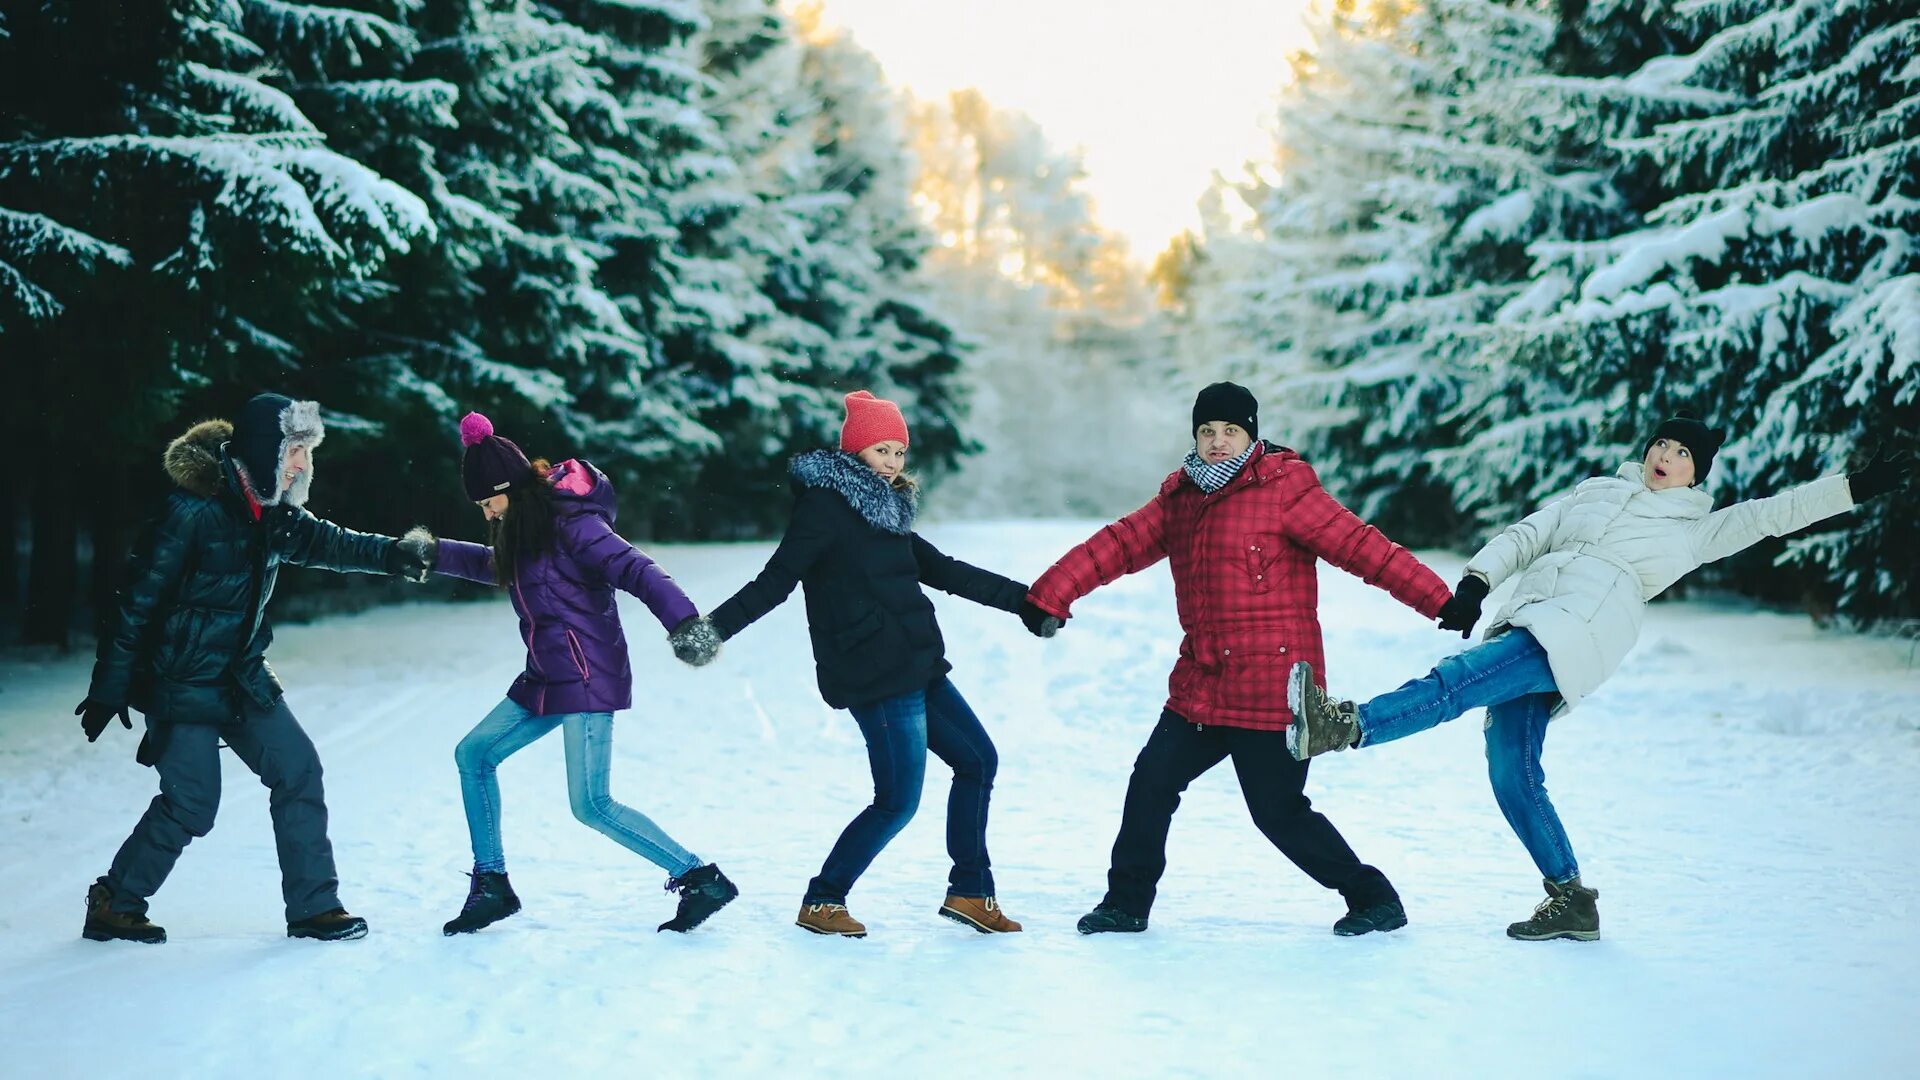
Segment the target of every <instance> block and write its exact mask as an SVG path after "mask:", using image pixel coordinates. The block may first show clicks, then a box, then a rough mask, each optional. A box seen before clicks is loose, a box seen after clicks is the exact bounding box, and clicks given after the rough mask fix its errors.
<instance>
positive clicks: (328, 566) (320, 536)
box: [273, 506, 399, 574]
mask: <svg viewBox="0 0 1920 1080" xmlns="http://www.w3.org/2000/svg"><path fill="white" fill-rule="evenodd" d="M398 542H399V541H398V539H397V538H395V537H392V536H381V535H380V534H378V533H363V532H356V531H354V530H353V529H349V528H346V527H345V526H342V525H335V524H334V523H333V522H331V521H325V520H322V519H321V518H317V517H314V516H313V514H312V513H311V512H309V511H308V510H306V509H305V508H303V507H298V506H294V507H289V508H288V509H287V517H286V519H285V520H283V521H280V522H276V523H275V524H274V529H273V544H274V547H275V548H276V549H278V550H279V552H280V557H281V558H282V559H285V560H286V561H287V562H290V563H292V564H294V565H295V566H310V567H313V568H315V569H317V570H333V571H335V572H338V573H351V574H390V573H393V572H394V567H393V564H392V562H391V555H390V554H389V553H390V552H391V551H392V549H393V547H394V545H395V544H397V543H398Z"/></svg>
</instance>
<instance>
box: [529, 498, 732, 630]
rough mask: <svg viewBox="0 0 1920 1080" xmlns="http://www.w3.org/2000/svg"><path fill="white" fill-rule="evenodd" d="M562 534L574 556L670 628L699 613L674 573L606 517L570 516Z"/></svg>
mask: <svg viewBox="0 0 1920 1080" xmlns="http://www.w3.org/2000/svg"><path fill="white" fill-rule="evenodd" d="M560 535H561V538H562V542H563V543H565V544H566V546H567V549H568V550H569V551H571V552H572V553H573V556H574V558H576V559H578V560H579V561H580V562H581V563H583V564H585V565H587V566H590V567H592V568H593V569H594V570H595V571H597V572H598V573H599V574H600V576H601V577H602V578H604V579H605V580H606V582H607V583H608V584H610V585H612V586H613V587H614V588H616V589H619V590H621V591H622V592H626V593H631V594H633V595H634V596H636V597H639V598H640V601H641V602H642V603H644V604H646V605H647V610H648V611H651V612H653V617H654V618H656V619H658V620H660V625H661V626H663V627H665V628H667V629H668V630H669V631H671V630H672V629H673V628H674V627H676V626H679V625H680V624H681V623H683V622H685V621H686V620H688V619H691V618H693V617H695V616H696V615H699V614H700V609H698V608H696V607H694V606H693V601H692V600H689V599H687V594H686V593H685V592H684V591H683V590H682V589H681V588H680V583H679V582H677V581H675V580H673V575H671V574H669V573H667V572H666V571H665V570H662V569H661V568H660V564H659V563H657V562H654V561H653V560H652V559H650V558H648V557H647V554H646V553H645V552H643V551H641V550H640V549H639V548H637V547H634V546H633V545H632V544H629V543H627V541H626V538H625V537H623V536H621V535H620V534H619V533H617V532H614V531H613V526H612V525H610V524H608V522H607V519H606V518H603V517H601V516H600V515H598V514H576V515H574V516H572V517H570V518H568V519H567V522H566V524H565V525H563V526H562V528H561V531H560Z"/></svg>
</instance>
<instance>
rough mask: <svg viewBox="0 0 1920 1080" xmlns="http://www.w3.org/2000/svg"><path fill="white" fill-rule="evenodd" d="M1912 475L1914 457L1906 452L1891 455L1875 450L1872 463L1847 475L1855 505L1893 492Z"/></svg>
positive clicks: (1848, 485)
mask: <svg viewBox="0 0 1920 1080" xmlns="http://www.w3.org/2000/svg"><path fill="white" fill-rule="evenodd" d="M1912 475H1913V455H1911V454H1909V453H1907V452H1906V451H1905V450H1902V451H1899V452H1898V453H1895V454H1891V455H1889V454H1888V453H1887V452H1886V451H1885V450H1875V451H1874V452H1873V460H1872V461H1869V462H1867V463H1866V464H1865V465H1862V466H1861V467H1860V468H1859V470H1858V471H1856V472H1850V473H1848V474H1847V488H1848V489H1849V490H1851V491H1852V492H1853V501H1854V502H1855V503H1863V502H1866V501H1867V500H1868V499H1872V498H1876V497H1878V496H1881V495H1885V494H1886V493H1887V492H1889V491H1893V490H1894V489H1896V488H1898V487H1900V486H1901V485H1903V484H1905V483H1906V482H1907V480H1908V478H1909V477H1911V476H1912Z"/></svg>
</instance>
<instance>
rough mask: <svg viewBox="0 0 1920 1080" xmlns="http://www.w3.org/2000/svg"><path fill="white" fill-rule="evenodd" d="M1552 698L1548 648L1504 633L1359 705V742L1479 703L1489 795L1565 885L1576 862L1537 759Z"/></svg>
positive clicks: (1435, 722) (1547, 872) (1404, 732)
mask: <svg viewBox="0 0 1920 1080" xmlns="http://www.w3.org/2000/svg"><path fill="white" fill-rule="evenodd" d="M1557 697H1559V691H1558V690H1557V689H1556V687H1555V685H1554V681H1553V669H1552V668H1551V667H1550V666H1548V664H1547V651H1546V650H1545V649H1543V648H1541V647H1540V642H1538V641H1537V640H1535V639H1534V636H1533V635H1532V634H1530V633H1528V632H1527V631H1525V630H1522V629H1514V630H1509V631H1508V632H1506V633H1504V634H1502V635H1500V636H1499V637H1497V638H1494V639H1493V640H1491V641H1487V642H1483V643H1481V644H1479V645H1476V646H1474V647H1473V648H1471V649H1468V650H1467V651H1466V652H1463V653H1455V654H1454V655H1452V656H1449V657H1447V658H1446V659H1445V660H1442V661H1440V665H1439V666H1438V667H1436V668H1434V669H1433V670H1432V671H1430V672H1428V673H1427V674H1425V675H1422V676H1421V677H1420V678H1418V679H1414V680H1412V681H1411V682H1408V683H1405V684H1404V685H1402V686H1401V687H1400V688H1399V689H1397V690H1393V691H1390V692H1388V693H1385V694H1381V695H1380V696H1379V697H1377V698H1374V699H1373V700H1372V701H1369V702H1366V703H1365V704H1363V705H1361V706H1360V731H1361V736H1360V745H1361V746H1372V745H1374V744H1375V743H1383V742H1392V741H1393V740H1395V739H1404V738H1406V737H1407V736H1409V735H1413V734H1416V733H1418V732H1422V731H1425V730H1427V729H1428V728H1432V727H1437V726H1439V725H1440V724H1442V723H1445V722H1446V721H1448V720H1452V719H1453V718H1454V717H1456V716H1459V715H1461V714H1462V713H1465V712H1467V711H1469V710H1472V709H1476V708H1481V707H1483V706H1484V707H1485V708H1486V710H1487V728H1486V737H1487V778H1488V780H1490V781H1491V782H1492V784H1493V797H1494V800H1495V801H1496V802H1498V803H1499V804H1500V813H1501V814H1503V815H1504V816H1505V817H1506V819H1507V824H1508V825H1509V826H1511V827H1512V828H1513V832H1514V835H1515V836H1518V837H1519V838H1520V843H1521V844H1522V845H1524V846H1525V847H1526V849H1527V854H1529V855H1531V856H1533V863H1534V865H1535V866H1537V867H1539V869H1540V874H1541V876H1542V877H1545V878H1548V879H1550V880H1552V881H1556V882H1560V883H1561V884H1565V883H1566V882H1569V881H1572V880H1573V879H1574V878H1576V877H1579V876H1580V864H1579V863H1578V862H1577V861H1575V860H1574V857H1573V844H1572V842H1571V841H1569V840H1568V839H1567V830H1566V829H1565V828H1564V827H1563V826H1562V825H1561V824H1560V815H1559V813H1557V812H1556V811H1555V810H1554V808H1553V800H1551V799H1549V798H1547V772H1546V769H1545V768H1544V767H1542V766H1541V764H1540V754H1541V751H1542V750H1543V749H1545V747H1546V742H1547V718H1548V716H1549V715H1551V714H1552V712H1553V705H1554V700H1555V699H1556V698H1557Z"/></svg>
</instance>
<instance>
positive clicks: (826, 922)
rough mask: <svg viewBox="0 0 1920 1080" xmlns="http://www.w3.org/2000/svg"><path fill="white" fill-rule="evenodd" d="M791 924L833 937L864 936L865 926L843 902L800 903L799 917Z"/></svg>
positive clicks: (865, 933)
mask: <svg viewBox="0 0 1920 1080" xmlns="http://www.w3.org/2000/svg"><path fill="white" fill-rule="evenodd" d="M793 925H795V926H798V927H799V928H800V929H802V930H806V931H809V932H811V933H815V934H829V935H832V936H834V937H866V936H867V927H866V924H865V923H862V922H861V921H860V920H859V919H856V918H854V917H853V916H852V915H849V914H848V913H847V905H845V904H801V905H800V917H799V918H797V919H795V920H793Z"/></svg>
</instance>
